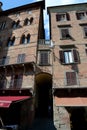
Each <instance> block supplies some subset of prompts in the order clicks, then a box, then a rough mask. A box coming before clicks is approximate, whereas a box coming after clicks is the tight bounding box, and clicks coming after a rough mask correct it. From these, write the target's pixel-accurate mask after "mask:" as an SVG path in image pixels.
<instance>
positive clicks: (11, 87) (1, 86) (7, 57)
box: [0, 1, 45, 129]
mask: <svg viewBox="0 0 87 130" xmlns="http://www.w3.org/2000/svg"><path fill="white" fill-rule="evenodd" d="M44 7H45V5H44V1H41V2H36V3H32V4H27V5H24V6H20V7H16V8H13V9H9V10H6V11H1V12H0V117H1V118H2V120H3V121H4V124H6V125H9V124H10V125H14V124H18V125H19V126H20V128H22V129H27V128H28V127H30V126H31V124H32V122H33V119H34V113H35V109H34V107H35V100H34V98H35V94H34V93H35V75H36V74H35V71H36V62H37V44H38V41H39V39H44V27H43V9H44Z"/></svg>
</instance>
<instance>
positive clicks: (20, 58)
mask: <svg viewBox="0 0 87 130" xmlns="http://www.w3.org/2000/svg"><path fill="white" fill-rule="evenodd" d="M25 56H26V55H25V53H23V54H18V58H17V63H23V62H25Z"/></svg>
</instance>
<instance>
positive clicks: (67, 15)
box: [66, 13, 70, 21]
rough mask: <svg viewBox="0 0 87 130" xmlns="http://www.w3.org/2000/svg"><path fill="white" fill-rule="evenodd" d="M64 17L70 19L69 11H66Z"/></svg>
mask: <svg viewBox="0 0 87 130" xmlns="http://www.w3.org/2000/svg"><path fill="white" fill-rule="evenodd" d="M66 18H67V20H68V21H69V20H70V15H69V13H66Z"/></svg>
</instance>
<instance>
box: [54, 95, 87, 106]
mask: <svg viewBox="0 0 87 130" xmlns="http://www.w3.org/2000/svg"><path fill="white" fill-rule="evenodd" d="M55 104H56V106H66V107H68V106H79V107H80V106H87V98H86V97H63V98H61V97H55Z"/></svg>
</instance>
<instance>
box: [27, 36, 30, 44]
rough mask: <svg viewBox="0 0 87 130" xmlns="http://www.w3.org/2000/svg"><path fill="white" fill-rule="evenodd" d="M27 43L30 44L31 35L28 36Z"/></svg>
mask: <svg viewBox="0 0 87 130" xmlns="http://www.w3.org/2000/svg"><path fill="white" fill-rule="evenodd" d="M27 43H30V34H28V35H27Z"/></svg>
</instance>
